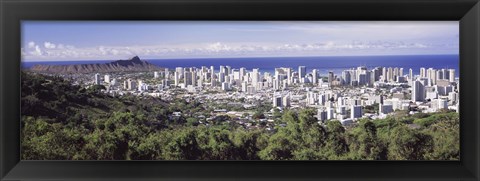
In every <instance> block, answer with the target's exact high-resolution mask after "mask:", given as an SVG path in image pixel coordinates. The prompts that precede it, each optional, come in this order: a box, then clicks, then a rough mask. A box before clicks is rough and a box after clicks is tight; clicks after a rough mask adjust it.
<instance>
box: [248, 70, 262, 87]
mask: <svg viewBox="0 0 480 181" xmlns="http://www.w3.org/2000/svg"><path fill="white" fill-rule="evenodd" d="M259 76H260V75H259V72H258V69H253V70H252V72H251V73H250V77H251V78H252V85H254V86H257V83H258V82H259Z"/></svg>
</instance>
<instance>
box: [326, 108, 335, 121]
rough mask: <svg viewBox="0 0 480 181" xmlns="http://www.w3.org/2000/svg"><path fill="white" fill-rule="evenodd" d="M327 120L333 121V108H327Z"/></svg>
mask: <svg viewBox="0 0 480 181" xmlns="http://www.w3.org/2000/svg"><path fill="white" fill-rule="evenodd" d="M327 119H335V110H334V109H333V107H327Z"/></svg>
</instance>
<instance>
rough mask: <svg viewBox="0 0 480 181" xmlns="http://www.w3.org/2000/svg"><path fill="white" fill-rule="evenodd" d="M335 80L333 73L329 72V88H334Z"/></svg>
mask: <svg viewBox="0 0 480 181" xmlns="http://www.w3.org/2000/svg"><path fill="white" fill-rule="evenodd" d="M333 79H334V75H333V72H332V71H330V72H328V85H329V86H332V82H333Z"/></svg>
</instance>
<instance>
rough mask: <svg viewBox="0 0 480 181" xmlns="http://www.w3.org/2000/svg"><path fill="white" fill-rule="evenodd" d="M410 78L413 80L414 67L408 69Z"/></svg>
mask: <svg viewBox="0 0 480 181" xmlns="http://www.w3.org/2000/svg"><path fill="white" fill-rule="evenodd" d="M408 78H409V79H410V80H413V70H412V69H408Z"/></svg>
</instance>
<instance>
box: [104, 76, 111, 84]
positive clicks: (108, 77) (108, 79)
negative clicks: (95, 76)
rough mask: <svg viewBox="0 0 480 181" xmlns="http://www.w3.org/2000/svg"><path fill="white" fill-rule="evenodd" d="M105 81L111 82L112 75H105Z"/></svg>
mask: <svg viewBox="0 0 480 181" xmlns="http://www.w3.org/2000/svg"><path fill="white" fill-rule="evenodd" d="M103 81H104V82H106V83H110V75H105V77H104V80H103Z"/></svg>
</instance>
